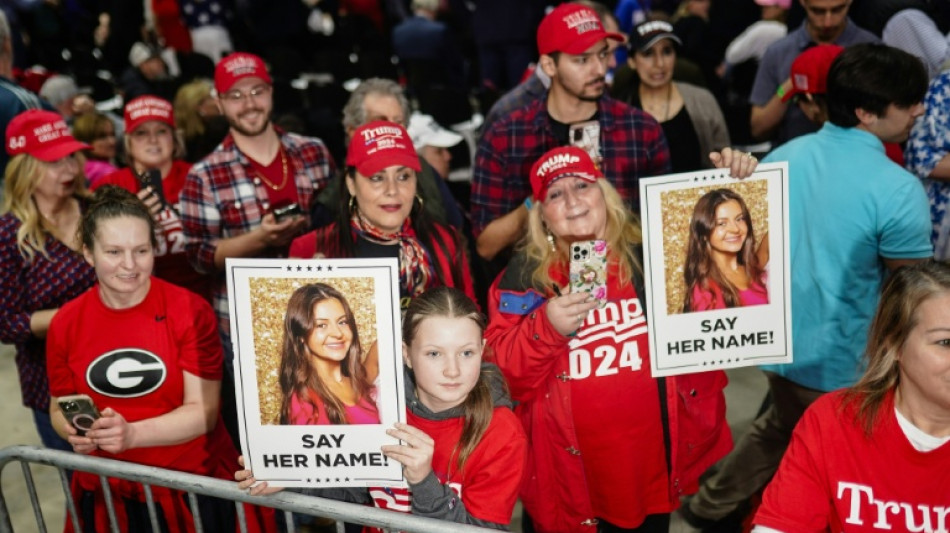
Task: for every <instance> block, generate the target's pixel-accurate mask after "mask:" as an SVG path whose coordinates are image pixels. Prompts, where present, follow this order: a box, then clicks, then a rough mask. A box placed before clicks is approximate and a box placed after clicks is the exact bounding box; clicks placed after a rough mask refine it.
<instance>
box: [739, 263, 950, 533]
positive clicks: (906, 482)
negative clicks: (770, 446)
mask: <svg viewBox="0 0 950 533" xmlns="http://www.w3.org/2000/svg"><path fill="white" fill-rule="evenodd" d="M865 358H866V362H867V371H866V372H865V373H864V376H863V377H862V378H861V379H860V380H859V381H858V383H857V384H855V385H854V386H852V387H850V388H847V389H843V390H839V391H837V392H833V393H828V394H826V395H824V396H822V397H821V398H819V399H818V400H817V401H815V403H813V404H812V405H811V406H810V407H809V408H808V410H806V411H805V414H804V416H802V419H801V421H800V422H799V423H798V425H797V426H796V427H795V431H794V433H793V434H792V441H791V444H790V445H789V447H788V451H786V452H785V455H784V457H783V459H782V463H781V465H780V466H779V468H778V472H777V473H776V474H775V477H774V478H773V479H772V482H771V483H770V484H769V485H768V487H767V488H766V489H765V494H764V495H763V497H762V505H761V507H759V510H758V513H757V514H756V516H755V520H754V523H755V525H756V526H755V529H754V530H753V531H762V532H765V531H770V532H773V533H774V532H783V531H787V532H793V531H870V530H872V529H874V530H881V531H883V530H887V529H891V530H894V531H915V530H920V531H941V530H946V527H947V494H950V491H948V483H947V479H946V475H945V474H940V473H939V472H946V471H947V466H948V465H950V385H948V384H950V267H948V266H947V264H946V263H941V262H930V263H918V264H916V265H913V266H909V267H904V268H901V269H899V270H897V271H895V272H894V274H893V275H892V276H891V277H890V278H889V279H888V280H887V282H886V283H885V285H884V288H883V291H882V293H881V301H880V303H879V305H878V309H877V314H876V315H875V317H874V320H873V321H872V323H871V328H870V331H869V334H868V345H867V351H866V354H865ZM884 509H888V512H885V511H884ZM872 523H873V526H872ZM766 528H768V529H766Z"/></svg>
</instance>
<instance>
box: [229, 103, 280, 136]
mask: <svg viewBox="0 0 950 533" xmlns="http://www.w3.org/2000/svg"><path fill="white" fill-rule="evenodd" d="M263 112H264V110H263V109H260V108H254V109H250V110H248V111H244V112H243V113H241V114H240V115H238V116H236V117H229V116H227V115H225V118H226V119H227V121H228V126H230V127H231V129H232V130H234V131H236V132H238V133H240V134H241V135H243V136H245V137H257V136H258V135H260V134H262V133H264V132H265V131H267V128H268V126H270V124H271V116H270V113H268V114H267V116H266V117H265V120H264V121H262V122H261V126H260V127H259V128H256V129H253V130H252V129H249V128H246V127H244V126H243V125H242V124H241V115H245V114H250V113H263Z"/></svg>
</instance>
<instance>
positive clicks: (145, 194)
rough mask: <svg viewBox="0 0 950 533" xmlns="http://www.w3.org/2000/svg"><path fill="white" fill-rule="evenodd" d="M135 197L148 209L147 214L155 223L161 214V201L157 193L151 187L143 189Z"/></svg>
mask: <svg viewBox="0 0 950 533" xmlns="http://www.w3.org/2000/svg"><path fill="white" fill-rule="evenodd" d="M135 195H136V196H138V197H139V200H142V203H144V204H145V207H148V212H149V213H151V214H152V218H154V219H155V221H156V222H157V221H158V215H159V214H160V213H161V212H162V201H161V199H160V198H159V197H158V193H156V192H155V191H153V190H152V188H151V187H143V188H141V189H139V192H137V193H135Z"/></svg>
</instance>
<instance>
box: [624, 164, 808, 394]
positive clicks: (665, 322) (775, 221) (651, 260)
mask: <svg viewBox="0 0 950 533" xmlns="http://www.w3.org/2000/svg"><path fill="white" fill-rule="evenodd" d="M640 199H641V209H640V213H641V217H642V220H643V228H644V235H643V241H644V242H643V247H644V248H643V256H644V273H645V282H646V288H645V291H646V295H644V296H645V298H644V300H645V301H646V303H647V306H648V316H649V317H650V320H649V324H648V327H649V333H650V358H651V362H652V368H653V375H654V376H658V377H659V376H671V375H678V374H686V373H690V372H702V371H706V370H714V369H725V368H736V367H742V366H750V365H759V364H767V363H768V364H775V363H790V362H791V360H792V335H791V302H790V300H789V287H790V285H789V263H788V164H787V163H784V162H783V163H774V164H766V165H759V167H758V168H757V169H756V171H755V173H754V174H753V175H752V176H750V177H749V178H746V179H743V180H737V179H733V178H731V177H729V175H728V171H727V170H722V169H716V170H705V171H698V172H689V173H683V174H671V175H667V176H657V177H655V178H645V179H641V180H640Z"/></svg>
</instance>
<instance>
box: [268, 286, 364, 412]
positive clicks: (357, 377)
mask: <svg viewBox="0 0 950 533" xmlns="http://www.w3.org/2000/svg"><path fill="white" fill-rule="evenodd" d="M356 324H357V322H356V319H355V317H354V314H353V310H352V309H351V307H350V304H349V303H348V302H347V300H346V297H345V296H343V294H342V293H341V292H340V291H338V290H337V289H336V288H334V287H332V286H330V285H328V284H325V283H308V284H306V285H302V286H300V287H299V288H297V289H296V290H295V291H294V292H293V294H292V295H291V296H290V299H289V301H288V302H287V312H286V314H285V316H284V324H283V339H282V342H281V356H280V365H279V373H278V375H279V383H280V391H281V398H282V400H281V406H280V424H282V425H327V424H379V423H380V418H379V410H378V408H377V406H376V403H375V395H376V387H375V386H374V385H373V382H374V380H375V379H376V376H377V374H378V363H377V355H376V350H375V343H374V344H373V346H372V347H371V348H370V350H369V353H368V355H367V357H366V360H365V361H364V359H363V356H362V353H363V350H362V346H361V344H360V336H359V331H358V330H357V326H356Z"/></svg>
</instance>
